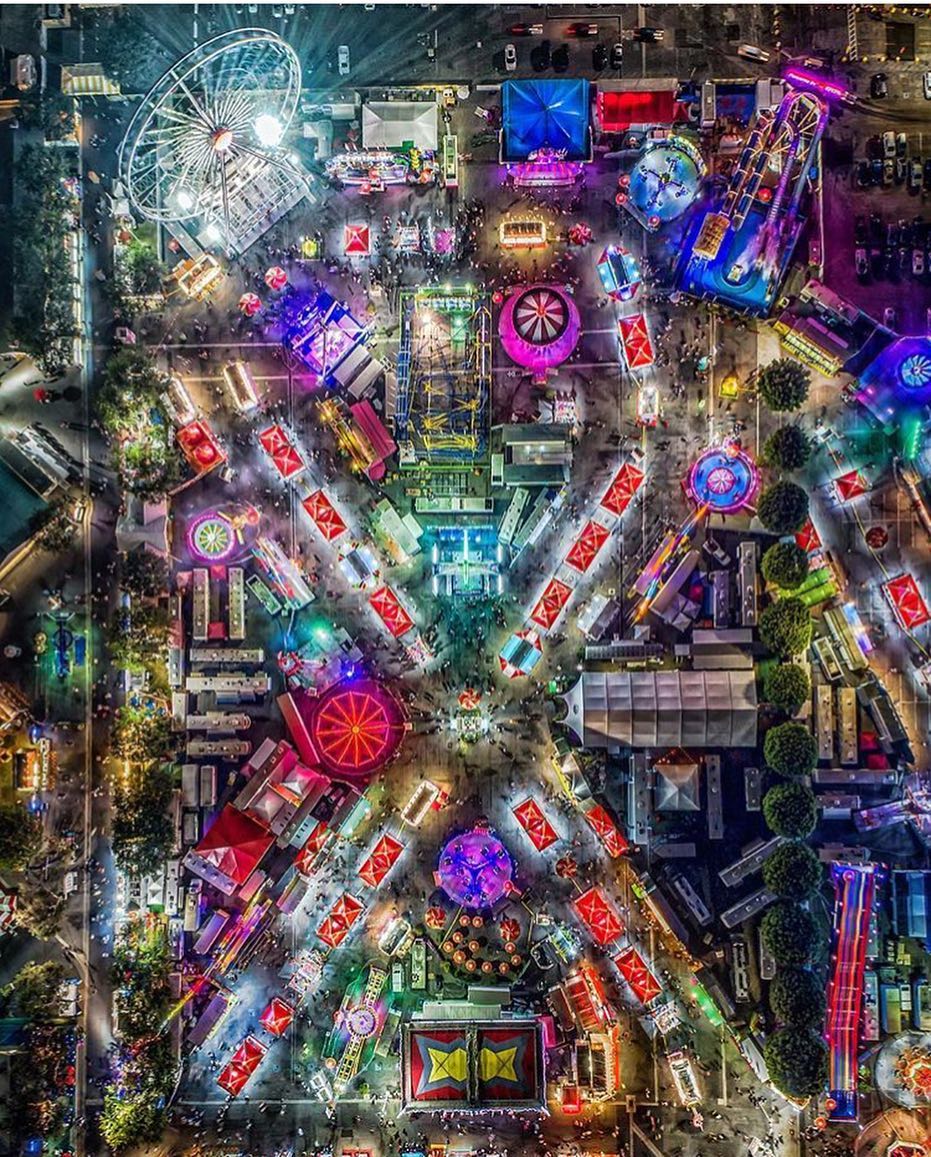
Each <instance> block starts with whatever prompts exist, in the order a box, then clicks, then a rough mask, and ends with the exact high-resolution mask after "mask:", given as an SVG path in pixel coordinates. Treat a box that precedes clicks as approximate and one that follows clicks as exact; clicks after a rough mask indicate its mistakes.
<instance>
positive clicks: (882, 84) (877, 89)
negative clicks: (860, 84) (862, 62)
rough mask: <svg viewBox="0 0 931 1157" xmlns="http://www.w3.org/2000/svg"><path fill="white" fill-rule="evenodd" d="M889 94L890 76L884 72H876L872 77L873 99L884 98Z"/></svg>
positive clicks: (871, 93)
mask: <svg viewBox="0 0 931 1157" xmlns="http://www.w3.org/2000/svg"><path fill="white" fill-rule="evenodd" d="M888 95H889V78H888V77H887V76H886V74H885V73H884V72H875V73H874V74H873V75H872V76H871V77H870V96H871V97H872V98H873V100H882V99H883V97H887V96H888Z"/></svg>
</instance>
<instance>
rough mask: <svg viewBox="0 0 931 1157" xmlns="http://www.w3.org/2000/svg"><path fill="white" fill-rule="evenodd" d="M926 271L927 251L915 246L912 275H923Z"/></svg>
mask: <svg viewBox="0 0 931 1157" xmlns="http://www.w3.org/2000/svg"><path fill="white" fill-rule="evenodd" d="M924 271H925V251H924V250H923V249H918V248H915V249H913V250H912V276H913V277H921V276H922V274H923V273H924Z"/></svg>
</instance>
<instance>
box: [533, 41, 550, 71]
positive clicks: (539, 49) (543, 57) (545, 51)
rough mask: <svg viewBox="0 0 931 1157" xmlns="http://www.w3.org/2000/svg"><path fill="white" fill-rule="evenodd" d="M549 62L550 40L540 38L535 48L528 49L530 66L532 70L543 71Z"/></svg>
mask: <svg viewBox="0 0 931 1157" xmlns="http://www.w3.org/2000/svg"><path fill="white" fill-rule="evenodd" d="M551 63H552V56H551V54H550V42H549V41H548V40H541V41H540V43H539V44H538V45H537V46H536V48H531V50H530V67H531V68H532V69H533V71H534V72H545V71H546V69H548V68H549V66H550V64H551Z"/></svg>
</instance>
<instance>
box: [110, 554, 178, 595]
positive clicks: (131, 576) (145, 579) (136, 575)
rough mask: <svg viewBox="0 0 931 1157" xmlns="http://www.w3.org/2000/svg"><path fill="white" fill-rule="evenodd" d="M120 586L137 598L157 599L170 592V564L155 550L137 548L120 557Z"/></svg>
mask: <svg viewBox="0 0 931 1157" xmlns="http://www.w3.org/2000/svg"><path fill="white" fill-rule="evenodd" d="M120 586H121V587H122V588H123V590H124V591H128V592H129V594H131V595H134V596H135V597H136V598H156V597H157V596H158V595H161V594H164V593H165V591H167V590H168V562H167V560H166V559H164V558H163V557H162V556H161V555H160V554H156V553H155V551H154V550H146V549H145V548H144V547H137V548H136V549H135V550H132V551H130V552H129V553H128V554H121V555H120Z"/></svg>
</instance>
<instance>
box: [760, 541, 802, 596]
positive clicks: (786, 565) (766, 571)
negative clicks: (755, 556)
mask: <svg viewBox="0 0 931 1157" xmlns="http://www.w3.org/2000/svg"><path fill="white" fill-rule="evenodd" d="M760 570H761V571H762V572H763V578H765V579H766V581H767V582H768V583H773V584H774V585H775V586H777V587H781V588H782V589H783V590H789V591H792V590H795V588H796V587H798V586H801V585H802V583H803V582H804V581H805V579H806V578H807V577H808V555H807V554H806V553H805V551H804V550H802V548H801V547H800V546H799V545H798V543H796V542H774V543H773V545H772V546H771V547H769V548H768V549H767V550H766V552H765V553H764V555H763V561H762V562H761V563H760Z"/></svg>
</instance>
